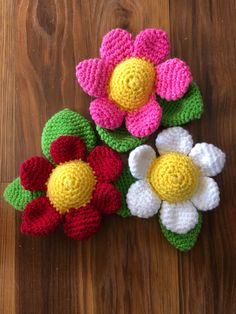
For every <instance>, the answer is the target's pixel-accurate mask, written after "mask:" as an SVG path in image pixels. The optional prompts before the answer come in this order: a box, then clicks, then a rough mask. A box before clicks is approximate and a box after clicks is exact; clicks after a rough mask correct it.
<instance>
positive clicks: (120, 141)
mask: <svg viewBox="0 0 236 314" xmlns="http://www.w3.org/2000/svg"><path fill="white" fill-rule="evenodd" d="M96 130H97V132H98V134H99V136H100V138H101V139H102V140H103V141H104V142H105V143H106V144H107V145H108V146H110V147H111V148H113V149H114V150H116V151H117V152H119V153H125V152H128V151H129V150H131V149H134V148H135V147H137V146H139V145H141V144H143V143H145V142H146V141H147V140H148V137H143V138H139V137H134V136H132V135H131V134H130V133H129V132H128V131H127V129H126V128H125V126H124V125H122V126H121V127H120V128H118V129H116V130H108V129H104V128H101V127H100V126H98V125H96Z"/></svg>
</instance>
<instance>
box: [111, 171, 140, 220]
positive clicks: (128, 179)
mask: <svg viewBox="0 0 236 314" xmlns="http://www.w3.org/2000/svg"><path fill="white" fill-rule="evenodd" d="M135 181H136V179H135V178H134V177H133V176H132V175H131V173H130V171H129V167H128V166H127V165H125V166H124V168H123V171H122V173H121V175H120V177H119V178H118V180H117V181H116V182H115V186H116V188H117V189H118V191H119V192H120V194H121V198H122V199H121V201H122V203H121V207H120V208H119V210H118V211H117V214H118V215H120V216H122V217H128V216H131V213H130V210H129V208H128V206H127V203H126V194H127V192H128V189H129V187H130V186H131V184H132V183H134V182H135Z"/></svg>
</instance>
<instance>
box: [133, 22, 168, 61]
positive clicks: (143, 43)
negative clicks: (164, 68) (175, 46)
mask: <svg viewBox="0 0 236 314" xmlns="http://www.w3.org/2000/svg"><path fill="white" fill-rule="evenodd" d="M169 51H170V42H169V39H168V36H167V33H166V32H165V31H163V30H161V29H155V28H148V29H145V30H143V31H141V32H140V33H139V34H138V35H137V36H136V38H135V42H134V55H135V56H136V57H140V58H142V57H143V56H145V58H146V59H147V60H150V61H151V62H152V63H153V64H154V65H158V64H159V63H160V62H163V61H164V60H165V58H166V57H167V56H168V54H169Z"/></svg>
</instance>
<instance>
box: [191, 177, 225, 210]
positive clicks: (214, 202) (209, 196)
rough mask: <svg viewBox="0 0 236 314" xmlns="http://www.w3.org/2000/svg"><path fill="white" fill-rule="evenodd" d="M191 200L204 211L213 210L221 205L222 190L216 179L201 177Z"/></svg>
mask: <svg viewBox="0 0 236 314" xmlns="http://www.w3.org/2000/svg"><path fill="white" fill-rule="evenodd" d="M191 201H192V203H193V204H194V206H195V207H196V208H199V209H201V210H202V211H207V210H212V209H214V208H216V207H217V206H219V203H220V191H219V187H218V184H217V183H216V181H215V180H214V179H212V178H208V177H201V178H200V182H199V185H198V188H197V190H196V191H195V193H194V195H193V196H192V198H191Z"/></svg>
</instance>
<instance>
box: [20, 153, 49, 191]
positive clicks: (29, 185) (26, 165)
mask: <svg viewBox="0 0 236 314" xmlns="http://www.w3.org/2000/svg"><path fill="white" fill-rule="evenodd" d="M52 169H53V165H52V164H51V163H50V162H49V161H48V160H47V159H46V158H44V157H38V156H35V157H31V158H29V159H27V160H26V161H24V162H23V164H22V165H21V167H20V179H21V185H22V186H23V187H24V188H25V189H26V190H28V191H38V190H42V191H44V190H46V189H47V187H46V185H45V183H46V182H47V179H48V177H49V175H50V173H51V171H52Z"/></svg>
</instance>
